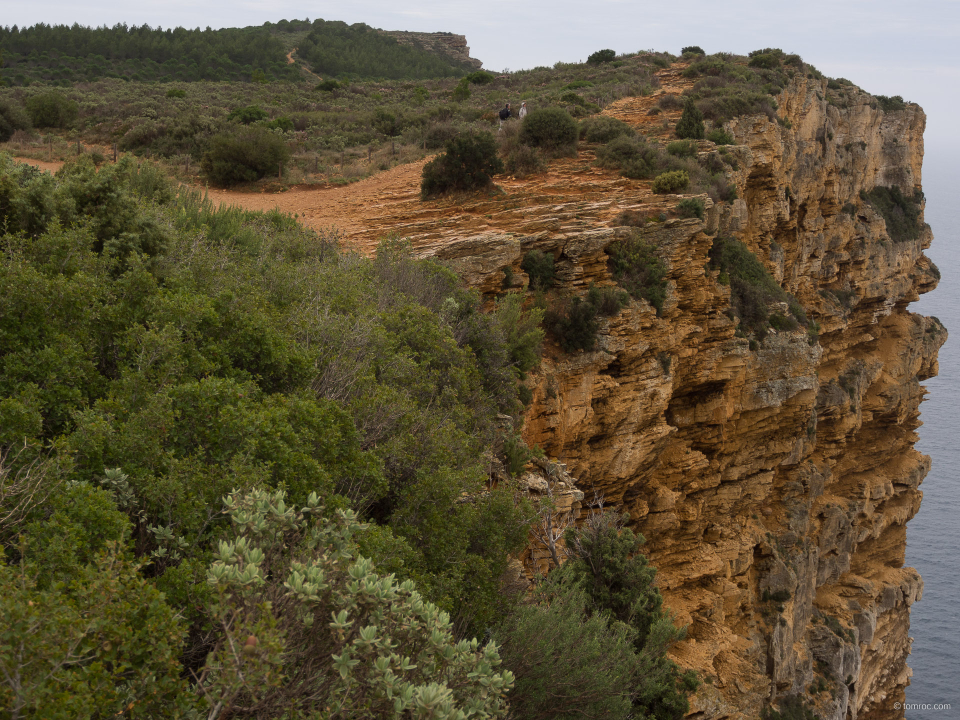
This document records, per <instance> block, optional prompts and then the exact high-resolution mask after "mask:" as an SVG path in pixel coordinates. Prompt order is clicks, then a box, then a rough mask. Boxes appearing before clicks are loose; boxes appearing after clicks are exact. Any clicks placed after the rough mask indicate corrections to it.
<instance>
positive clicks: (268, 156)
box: [200, 127, 290, 187]
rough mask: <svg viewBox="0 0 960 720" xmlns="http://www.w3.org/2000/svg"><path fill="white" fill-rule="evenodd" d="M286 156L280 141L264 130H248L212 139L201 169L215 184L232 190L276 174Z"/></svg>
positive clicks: (283, 144) (283, 145) (286, 158)
mask: <svg viewBox="0 0 960 720" xmlns="http://www.w3.org/2000/svg"><path fill="white" fill-rule="evenodd" d="M289 157H290V151H289V150H288V149H287V145H286V143H285V142H284V141H283V139H281V138H279V137H277V136H276V135H274V134H273V133H272V132H270V131H269V130H267V129H265V128H261V127H250V128H243V129H241V130H238V131H236V132H233V133H221V134H220V135H215V136H214V137H213V138H211V140H210V146H209V149H208V150H207V152H206V153H204V155H203V160H202V161H201V163H200V167H201V169H202V171H203V173H204V175H206V177H207V178H208V179H209V180H210V182H212V183H213V184H214V185H219V186H221V187H231V186H233V185H238V184H240V183H245V182H254V181H255V180H259V179H260V178H262V177H265V176H266V175H272V174H273V173H276V172H279V171H280V165H281V163H284V162H286V161H287V160H288V159H289Z"/></svg>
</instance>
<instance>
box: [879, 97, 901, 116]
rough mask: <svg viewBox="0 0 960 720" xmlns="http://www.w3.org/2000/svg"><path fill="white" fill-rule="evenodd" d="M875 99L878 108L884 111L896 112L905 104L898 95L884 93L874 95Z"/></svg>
mask: <svg viewBox="0 0 960 720" xmlns="http://www.w3.org/2000/svg"><path fill="white" fill-rule="evenodd" d="M874 97H875V98H876V100H877V105H879V106H880V109H881V110H883V111H884V112H885V113H889V112H897V111H899V110H903V109H904V108H905V107H906V106H907V104H906V103H905V102H904V101H903V98H902V97H901V96H899V95H894V96H893V97H887V96H886V95H874Z"/></svg>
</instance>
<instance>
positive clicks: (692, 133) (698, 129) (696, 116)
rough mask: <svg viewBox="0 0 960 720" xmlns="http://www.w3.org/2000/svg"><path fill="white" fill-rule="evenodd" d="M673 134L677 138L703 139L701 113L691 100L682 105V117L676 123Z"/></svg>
mask: <svg viewBox="0 0 960 720" xmlns="http://www.w3.org/2000/svg"><path fill="white" fill-rule="evenodd" d="M675 132H676V135H677V137H678V138H690V139H693V140H702V139H703V132H704V125H703V113H702V112H700V110H699V109H698V108H697V106H696V105H695V104H694V102H693V101H692V100H687V101H686V102H685V103H684V106H683V115H681V116H680V120H679V121H678V122H677V128H676V131H675Z"/></svg>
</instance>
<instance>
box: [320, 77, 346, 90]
mask: <svg viewBox="0 0 960 720" xmlns="http://www.w3.org/2000/svg"><path fill="white" fill-rule="evenodd" d="M342 87H343V85H341V84H340V83H338V82H337V81H336V80H324V81H323V82H321V83H319V84H318V85H317V87H316V88H315V89H317V90H320V91H321V92H333V91H334V90H339V89H340V88H342Z"/></svg>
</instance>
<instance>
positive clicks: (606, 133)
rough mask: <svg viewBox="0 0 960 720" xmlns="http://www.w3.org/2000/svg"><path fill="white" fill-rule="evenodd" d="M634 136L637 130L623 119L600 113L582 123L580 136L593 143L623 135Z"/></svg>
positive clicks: (607, 140)
mask: <svg viewBox="0 0 960 720" xmlns="http://www.w3.org/2000/svg"><path fill="white" fill-rule="evenodd" d="M624 135H625V136H627V137H632V136H634V135H636V131H634V129H633V128H632V127H630V126H629V125H627V124H626V123H625V122H623V121H622V120H617V119H616V118H612V117H608V116H606V115H599V116H597V117H591V118H587V119H586V120H584V121H582V122H581V123H580V138H581V139H583V140H586V141H587V142H592V143H608V142H610V141H611V140H613V139H615V138H618V137H621V136H624Z"/></svg>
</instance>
